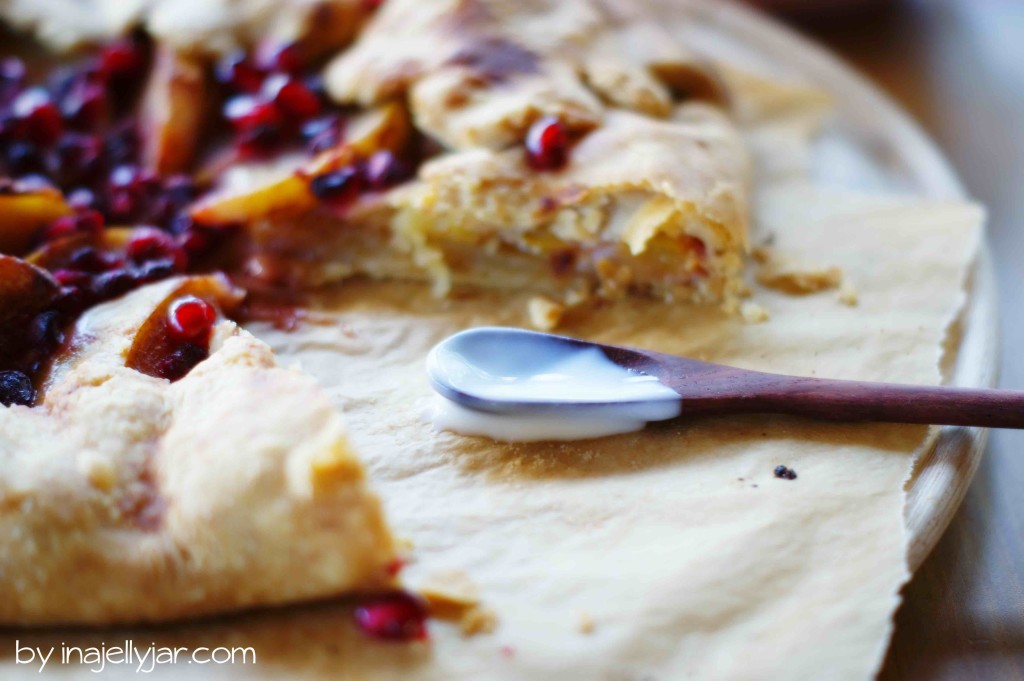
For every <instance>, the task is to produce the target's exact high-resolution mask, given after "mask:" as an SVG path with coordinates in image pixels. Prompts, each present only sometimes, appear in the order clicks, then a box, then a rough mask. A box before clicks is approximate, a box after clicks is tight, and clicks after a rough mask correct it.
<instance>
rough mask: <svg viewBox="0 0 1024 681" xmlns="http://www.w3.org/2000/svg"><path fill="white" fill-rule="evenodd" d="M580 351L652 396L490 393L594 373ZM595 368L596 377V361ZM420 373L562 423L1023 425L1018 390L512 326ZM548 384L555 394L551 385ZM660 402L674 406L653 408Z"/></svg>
mask: <svg viewBox="0 0 1024 681" xmlns="http://www.w3.org/2000/svg"><path fill="white" fill-rule="evenodd" d="M595 351H597V352H600V353H601V354H600V356H599V355H594V352H595ZM581 353H583V354H581ZM584 354H586V356H588V357H597V358H598V359H599V361H600V362H602V363H607V362H610V363H611V365H614V366H613V367H612V369H613V370H615V368H616V367H618V368H621V369H622V370H625V372H624V375H625V376H627V377H634V378H635V379H637V380H644V381H649V382H650V383H653V382H654V381H655V380H656V381H657V385H656V386H651V385H648V386H647V387H648V388H649V387H656V389H655V390H653V391H652V390H649V389H646V388H645V389H644V390H640V391H636V390H623V389H622V386H623V385H625V384H621V383H614V382H613V383H607V381H605V384H606V385H607V386H608V389H607V390H605V391H604V392H603V393H602V390H601V386H600V384H596V385H594V386H591V385H588V386H587V388H586V389H585V390H583V391H577V392H575V393H573V392H572V391H568V392H567V391H566V390H564V389H557V390H556V389H550V390H549V389H547V388H542V389H541V390H540V391H537V390H534V391H532V392H530V393H529V394H528V395H525V396H524V395H523V394H518V395H517V391H516V390H514V389H513V390H494V389H493V388H494V387H495V385H499V384H500V385H501V386H504V387H508V386H512V385H514V384H515V383H516V382H517V381H520V382H522V381H528V382H529V381H533V382H534V387H535V388H536V387H537V386H536V379H537V377H538V376H540V377H541V378H545V379H547V378H550V377H552V376H553V377H554V378H555V379H559V380H561V384H562V385H563V387H564V383H565V382H569V383H571V382H572V381H574V380H580V381H587V380H589V379H588V377H587V376H586V375H585V374H581V375H580V376H577V377H574V376H572V375H571V374H572V372H571V371H570V372H568V373H566V372H564V371H562V372H561V373H560V374H558V373H557V371H559V370H556V374H551V372H552V366H558V367H565V366H577V367H581V368H583V370H584V371H586V368H587V367H592V366H594V364H593V361H592V360H589V359H588V360H587V362H584V363H579V362H577V363H575V364H573V363H572V361H571V360H572V358H573V356H574V355H579V356H581V357H582V356H583V355H584ZM601 356H603V359H601ZM567 359H568V361H569V364H566V362H567ZM606 361H607V362H606ZM598 369H600V371H601V372H604V368H603V364H602V366H601V367H598ZM427 370H428V374H429V377H430V381H431V383H432V384H433V386H434V388H435V390H437V392H439V393H440V394H441V395H442V396H444V397H446V398H447V399H449V400H451V401H453V402H456V403H457V404H459V405H461V406H463V407H466V408H468V409H471V410H474V411H478V412H487V413H491V414H508V415H519V416H522V415H529V414H544V415H548V416H551V415H562V414H564V415H565V416H566V417H570V416H571V415H572V414H573V413H574V412H588V413H591V414H599V413H602V412H607V413H608V414H621V413H623V411H624V410H625V411H626V412H633V413H638V414H642V415H646V416H643V418H644V419H645V420H648V421H654V420H662V419H666V418H673V417H675V416H677V415H680V414H682V415H684V416H690V415H699V414H789V415H793V416H806V417H811V418H817V419H827V420H830V421H882V422H890V423H925V424H931V425H957V426H983V427H989V428H1024V391H1015V390H993V389H975V388H954V387H945V386H917V385H900V384H894V383H868V382H861V381H843V380H834V379H826V378H807V377H801V376H785V375H781V374H770V373H764V372H760V371H749V370H746V369H738V368H736V367H729V366H724V365H721V364H713V363H711V362H702V361H699V360H695V359H688V358H686V357H677V356H674V355H666V354H662V353H659V352H651V351H649V350H640V349H637V348H627V347H619V346H614V345H603V344H600V343H591V342H588V341H582V340H577V339H574V338H567V337H563V336H555V335H551V334H545V333H538V332H534V331H527V330H523V329H513V328H502V327H483V328H478V329H470V330H469V331H463V332H461V333H457V334H455V335H453V336H450V337H449V338H447V339H446V340H444V341H442V342H441V343H439V344H438V345H437V346H436V347H435V348H434V349H433V350H432V351H431V353H430V356H429V358H428V361H427ZM545 372H547V373H545ZM602 375H604V374H602ZM627 380H628V378H627ZM549 385H551V386H556V387H557V382H555V383H550V384H549ZM626 387H635V386H629V385H626ZM664 388H668V389H670V390H665V389H664ZM581 395H582V397H581ZM669 404H671V405H679V406H681V409H680V408H678V407H676V408H673V409H659V408H658V407H659V405H669ZM659 414H662V415H659Z"/></svg>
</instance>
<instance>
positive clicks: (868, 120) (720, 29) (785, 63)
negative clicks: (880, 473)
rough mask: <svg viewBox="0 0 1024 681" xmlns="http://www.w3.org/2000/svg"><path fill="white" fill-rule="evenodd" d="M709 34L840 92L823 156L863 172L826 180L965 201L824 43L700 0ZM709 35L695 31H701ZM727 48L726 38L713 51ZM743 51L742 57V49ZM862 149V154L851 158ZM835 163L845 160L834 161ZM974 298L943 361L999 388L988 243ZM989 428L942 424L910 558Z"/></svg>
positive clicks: (927, 455)
mask: <svg viewBox="0 0 1024 681" xmlns="http://www.w3.org/2000/svg"><path fill="white" fill-rule="evenodd" d="M694 7H695V11H696V14H697V18H698V22H697V23H698V25H699V30H700V31H706V30H707V29H709V28H710V29H711V31H712V33H718V34H719V35H717V36H716V37H715V38H716V39H721V41H722V42H723V43H724V44H726V45H727V51H729V52H730V54H729V55H728V56H730V57H737V58H738V59H740V60H744V59H746V60H750V61H752V62H756V61H758V60H766V61H767V62H768V63H771V64H772V65H773V67H776V66H777V67H779V70H780V71H783V72H789V73H792V74H795V75H798V76H800V77H802V78H805V79H807V80H809V81H811V82H813V83H815V84H816V85H818V86H820V87H822V88H823V89H825V90H827V91H828V92H830V93H831V94H832V95H833V96H834V98H835V101H836V110H837V112H836V116H835V120H834V121H832V122H830V124H829V126H828V128H827V129H826V131H825V135H824V139H823V140H822V141H821V143H820V144H819V151H820V155H822V156H823V155H824V154H832V153H833V152H834V150H835V149H836V148H837V147H841V148H842V149H843V150H844V151H843V152H842V153H844V154H847V156H846V157H844V160H846V161H848V162H849V163H846V164H845V165H846V166H853V167H856V166H858V165H860V166H861V167H860V169H859V171H858V172H859V174H857V175H856V176H855V175H851V174H846V175H843V176H835V175H834V171H833V169H832V168H830V167H829V165H828V164H824V163H820V164H818V166H817V168H818V172H817V173H816V176H819V175H820V177H818V179H819V181H820V182H821V183H822V184H825V185H828V184H833V185H835V184H842V185H849V184H850V183H851V182H852V183H853V184H863V185H864V186H865V188H867V189H870V190H876V191H884V192H893V193H899V194H915V195H919V196H927V197H930V198H937V199H963V198H965V197H966V192H965V190H964V188H963V185H962V184H961V183H960V180H959V179H958V178H957V176H956V173H955V172H954V171H953V170H952V168H951V167H950V165H949V163H948V162H947V161H946V159H945V158H944V156H943V155H942V152H941V151H940V150H939V149H938V148H937V147H936V146H935V144H934V142H932V141H931V140H930V139H929V138H928V137H927V136H926V135H925V134H924V133H923V132H922V131H921V129H920V128H919V127H918V126H917V125H916V124H915V123H914V122H913V121H912V120H910V118H909V117H908V116H907V115H906V114H905V113H903V112H902V111H901V110H900V109H899V108H898V107H897V106H896V105H895V104H894V103H893V102H892V101H890V100H889V99H888V98H887V97H886V96H885V95H883V94H882V93H881V92H879V91H878V90H877V89H876V88H875V87H873V86H872V85H871V84H870V83H869V82H867V81H866V80H865V79H864V78H862V77H860V76H859V75H857V74H856V73H854V72H853V71H852V70H851V69H850V68H849V67H847V66H846V65H844V64H843V63H842V62H840V61H839V60H838V59H836V58H835V57H833V56H832V55H830V54H829V53H828V52H827V51H825V50H824V49H823V48H821V47H819V46H817V45H815V44H814V43H812V42H810V41H808V40H807V39H805V38H803V37H802V36H800V35H798V34H797V33H795V32H793V31H792V30H790V29H788V28H786V27H784V26H782V25H780V24H778V23H776V22H774V21H771V20H769V19H767V18H766V17H764V16H763V15H761V14H759V13H757V12H754V11H752V10H750V9H748V8H746V7H744V6H741V5H738V4H733V3H730V2H722V1H721V0H702V1H701V2H697V3H695V5H694ZM694 37H699V36H690V35H688V36H687V38H691V39H692V38H694ZM720 49H721V46H720V45H718V44H717V43H716V48H715V50H713V51H718V50H720ZM733 52H734V54H733ZM851 154H852V155H851ZM833 165H835V164H833ZM966 287H967V297H966V301H965V305H964V308H963V310H962V311H961V314H960V315H959V317H958V319H957V321H956V322H955V323H954V324H953V327H952V328H951V330H950V337H949V339H948V342H947V347H946V357H945V359H944V362H943V367H942V369H943V374H944V376H945V380H946V381H947V382H949V383H951V384H954V385H961V386H994V385H995V384H996V379H997V367H998V348H997V346H998V316H997V308H996V286H995V277H994V273H993V267H992V260H991V254H990V252H989V247H988V245H987V242H986V243H985V244H983V246H982V251H981V254H980V256H979V258H978V261H977V263H976V265H975V267H974V270H973V272H972V274H971V277H970V280H969V281H968V282H966ZM987 439H988V431H987V430H985V429H979V428H941V429H937V432H936V438H935V440H934V442H933V444H932V445H931V446H929V447H928V448H927V449H926V450H925V451H924V452H923V453H922V454H921V456H920V458H919V460H918V462H917V465H916V466H915V470H914V472H913V474H912V476H911V478H910V479H909V480H908V483H907V500H906V507H905V511H904V514H905V518H906V526H907V533H908V547H907V554H908V555H907V557H908V562H909V564H910V567H911V569H916V568H917V567H918V566H919V565H920V564H921V562H922V561H923V560H924V559H925V557H926V556H927V555H928V553H929V552H930V551H931V550H932V548H933V547H934V546H935V544H936V543H937V542H938V540H939V538H940V537H941V536H942V533H943V532H944V531H945V529H946V527H947V526H948V525H949V522H950V520H951V519H952V517H953V514H954V513H955V512H956V509H957V508H958V507H959V505H960V502H961V501H962V500H963V497H964V494H965V493H966V492H967V488H968V486H969V485H970V482H971V478H972V477H973V475H974V472H975V470H976V469H977V467H978V463H979V461H980V460H981V456H982V454H983V452H984V450H985V443H986V441H987Z"/></svg>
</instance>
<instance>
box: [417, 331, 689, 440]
mask: <svg viewBox="0 0 1024 681" xmlns="http://www.w3.org/2000/svg"><path fill="white" fill-rule="evenodd" d="M427 371H428V373H429V375H430V379H431V382H432V384H433V385H434V388H435V389H436V390H437V391H438V393H439V394H438V395H437V396H436V397H435V402H434V405H433V409H432V414H431V419H432V421H433V423H434V427H435V428H437V429H438V430H450V431H454V432H457V433H462V434H464V435H481V436H485V437H490V438H492V439H494V440H501V441H519V442H530V441H537V440H582V439H588V438H595V437H603V436H606V435H615V434H618V433H628V432H632V431H635V430H640V429H641V428H643V427H644V426H645V425H646V424H647V423H648V422H650V421H662V420H665V419H670V418H674V417H676V416H678V415H679V413H680V410H681V406H682V401H681V398H680V396H679V394H678V393H677V392H676V391H674V390H672V389H671V388H669V387H668V386H666V385H664V384H662V383H661V382H659V381H658V379H657V378H655V377H653V376H648V375H645V374H641V373H638V372H635V371H631V370H630V369H627V368H624V367H621V366H619V365H618V364H615V363H614V362H612V361H611V360H610V359H608V357H607V356H605V354H604V353H603V352H602V351H601V349H600V348H597V347H593V346H586V345H583V344H577V343H575V342H573V341H571V340H569V339H563V338H559V337H556V336H549V335H546V334H538V333H534V332H530V331H523V330H518V329H504V328H493V327H485V328H480V329H471V330H469V331H464V332H462V333H458V334H455V335H454V336H451V337H450V338H448V339H446V340H445V341H443V342H442V343H440V344H438V345H437V346H436V347H434V349H433V350H431V352H430V355H429V356H428V358H427Z"/></svg>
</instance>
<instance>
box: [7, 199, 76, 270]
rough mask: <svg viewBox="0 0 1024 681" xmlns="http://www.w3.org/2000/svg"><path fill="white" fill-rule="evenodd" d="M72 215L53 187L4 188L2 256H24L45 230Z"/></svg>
mask: <svg viewBox="0 0 1024 681" xmlns="http://www.w3.org/2000/svg"><path fill="white" fill-rule="evenodd" d="M70 213H71V207H70V206H68V204H67V203H65V202H64V197H63V195H61V193H60V192H59V191H58V190H57V189H55V188H53V187H31V188H26V187H24V186H21V185H19V184H18V183H17V182H14V183H5V184H3V185H0V253H23V252H24V251H26V250H28V249H29V248H30V247H31V246H32V239H33V237H35V235H36V233H37V232H38V231H39V230H40V229H41V228H43V227H45V226H46V225H48V224H50V223H51V222H53V221H54V220H56V219H57V218H60V217H63V216H65V215H68V214H70Z"/></svg>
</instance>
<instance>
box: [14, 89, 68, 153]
mask: <svg viewBox="0 0 1024 681" xmlns="http://www.w3.org/2000/svg"><path fill="white" fill-rule="evenodd" d="M11 111H12V112H13V113H14V116H15V117H16V118H17V119H18V120H19V121H20V123H21V124H22V126H23V130H24V134H25V136H26V137H27V138H28V139H30V140H31V141H33V142H35V143H36V144H38V145H40V146H44V147H46V146H49V145H51V144H53V143H54V142H56V141H57V140H58V139H59V138H60V135H61V132H63V130H64V123H63V121H62V120H61V117H60V110H59V109H58V108H57V105H56V104H54V103H53V100H51V99H50V95H49V94H48V93H47V92H46V90H44V89H42V88H29V89H28V90H25V91H23V92H22V93H21V94H20V95H18V96H17V98H15V100H14V103H13V104H12V105H11Z"/></svg>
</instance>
